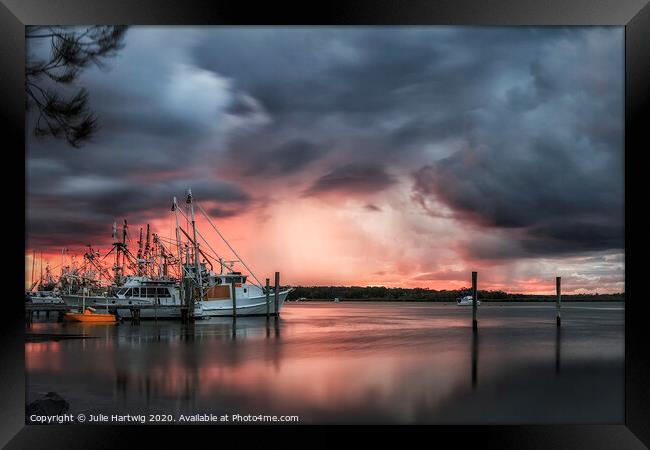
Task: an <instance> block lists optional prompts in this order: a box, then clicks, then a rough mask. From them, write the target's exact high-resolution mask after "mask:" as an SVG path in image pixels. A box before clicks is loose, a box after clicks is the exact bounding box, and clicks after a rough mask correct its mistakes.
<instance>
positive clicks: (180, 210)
mask: <svg viewBox="0 0 650 450" xmlns="http://www.w3.org/2000/svg"><path fill="white" fill-rule="evenodd" d="M185 203H186V205H184V206H181V205H179V204H178V202H177V200H176V197H174V198H173V206H172V211H173V212H174V217H175V220H176V227H175V232H176V236H175V239H172V238H171V236H170V238H169V239H166V238H164V237H163V236H160V235H158V234H156V233H153V234H152V233H151V230H150V228H149V225H147V227H146V235H143V229H142V228H140V238H139V240H138V241H137V244H138V247H137V252H131V250H129V246H128V244H127V241H130V239H127V230H128V226H127V221H126V220H124V225H123V227H122V232H121V233H120V236H118V232H117V224H116V223H113V248H112V249H111V251H109V252H108V253H107V254H106V255H105V256H104V258H102V259H100V258H98V256H99V255H98V253H97V252H93V251H92V249H91V251H89V252H87V253H86V255H85V256H84V258H85V259H84V260H85V262H84V266H83V268H84V270H85V272H82V275H80V276H78V277H77V278H75V279H76V280H77V284H78V285H79V287H78V288H77V290H76V292H67V293H64V294H63V295H62V298H63V301H64V302H65V303H66V304H67V305H69V306H72V307H75V308H79V307H81V308H82V309H81V310H82V311H84V310H85V305H89V306H92V307H95V308H99V309H102V308H106V309H107V310H110V311H115V312H116V313H117V314H118V315H119V316H121V317H125V318H131V316H132V315H133V312H134V310H139V312H138V318H143V319H144V318H156V319H164V318H181V317H182V312H183V311H184V310H187V309H189V310H190V311H192V312H193V316H194V318H201V317H211V316H232V315H235V314H236V315H242V316H246V315H264V314H267V313H269V314H276V312H279V311H280V309H281V308H282V306H283V304H284V302H285V301H286V299H287V296H288V295H289V293H290V292H291V291H292V288H284V289H282V288H280V287H278V288H277V294H276V288H275V287H270V286H268V283H267V285H266V286H264V285H262V283H260V281H259V279H258V278H257V277H256V276H255V274H254V273H253V272H252V270H251V269H250V267H249V266H248V265H247V264H246V263H245V262H244V261H243V259H242V258H241V257H240V256H239V254H238V253H237V251H236V250H235V249H234V248H233V247H232V246H231V245H230V243H228V241H227V240H226V239H225V238H224V237H223V235H222V234H221V232H220V231H219V229H218V228H217V227H216V225H214V223H213V222H212V220H211V218H210V217H209V216H208V215H207V214H206V212H205V210H204V209H203V208H202V207H201V205H200V204H199V203H198V202H197V201H196V199H195V198H194V197H193V196H192V192H191V190H188V192H187V197H186V202H185ZM195 207H196V208H197V209H198V210H199V211H200V212H201V213H202V214H203V215H204V216H205V219H206V221H207V222H208V223H209V224H210V226H212V228H213V230H214V231H215V232H216V234H217V235H218V236H219V237H220V238H221V239H222V240H223V242H224V243H225V244H226V246H227V247H228V249H230V251H231V252H232V253H233V254H234V255H235V258H236V259H234V260H230V261H225V260H224V259H223V258H222V257H221V256H219V254H218V253H217V252H216V251H215V250H214V248H213V247H212V244H211V243H210V242H208V241H207V240H206V239H205V238H204V236H203V234H201V231H200V230H199V229H198V227H197V226H196V221H195ZM179 217H182V218H183V219H185V220H186V223H187V229H186V228H184V227H183V226H181V225H180V221H179ZM190 223H191V228H190ZM145 236H146V237H145ZM182 237H184V239H182ZM199 240H201V242H199ZM111 253H114V263H113V272H114V274H113V276H110V275H109V274H107V272H108V270H107V269H105V268H103V266H102V265H101V261H102V260H103V259H105V258H106V257H107V256H109V255H110V254H111ZM236 265H242V266H243V268H245V269H246V270H247V272H244V271H242V269H236ZM215 267H218V269H215ZM127 273H129V275H127ZM102 277H103V279H101V278H102ZM104 282H106V283H110V284H109V285H108V286H103V287H102V286H101V283H104Z"/></svg>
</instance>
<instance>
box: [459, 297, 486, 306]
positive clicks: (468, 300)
mask: <svg viewBox="0 0 650 450" xmlns="http://www.w3.org/2000/svg"><path fill="white" fill-rule="evenodd" d="M473 299H474V297H472V296H471V295H466V296H465V297H463V298H459V299H458V300H456V304H458V306H472V305H473V303H474V302H473V301H472V300H473ZM480 305H481V301H480V300H478V299H477V300H476V306H480Z"/></svg>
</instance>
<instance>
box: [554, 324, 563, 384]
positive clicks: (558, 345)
mask: <svg viewBox="0 0 650 450" xmlns="http://www.w3.org/2000/svg"><path fill="white" fill-rule="evenodd" d="M561 350H562V327H561V326H560V327H558V326H556V327H555V373H556V374H559V373H560V352H561Z"/></svg>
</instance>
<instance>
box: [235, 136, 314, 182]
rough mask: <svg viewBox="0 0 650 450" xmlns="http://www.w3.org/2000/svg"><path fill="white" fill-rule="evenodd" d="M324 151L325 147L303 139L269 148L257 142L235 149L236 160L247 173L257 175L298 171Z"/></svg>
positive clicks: (284, 173)
mask: <svg viewBox="0 0 650 450" xmlns="http://www.w3.org/2000/svg"><path fill="white" fill-rule="evenodd" d="M323 152H324V149H323V147H321V146H317V145H314V144H312V143H311V142H308V141H305V140H302V139H295V140H289V141H287V142H283V143H282V144H280V145H278V146H276V147H273V148H271V149H269V150H267V149H265V148H264V147H263V146H261V145H259V144H257V143H255V142H253V143H251V144H249V145H247V146H245V145H243V144H240V145H239V146H238V147H236V148H235V149H234V153H235V157H236V160H237V162H238V164H242V165H243V166H244V170H245V174H246V175H255V176H260V175H261V176H269V175H287V174H292V173H295V172H298V171H300V170H301V169H303V168H305V167H306V166H307V165H309V164H310V163H311V162H313V161H315V160H317V159H318V158H319V157H320V156H322V154H323Z"/></svg>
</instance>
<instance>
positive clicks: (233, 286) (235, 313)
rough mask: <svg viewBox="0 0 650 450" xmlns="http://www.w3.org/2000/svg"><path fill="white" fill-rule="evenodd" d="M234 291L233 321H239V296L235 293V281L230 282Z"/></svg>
mask: <svg viewBox="0 0 650 450" xmlns="http://www.w3.org/2000/svg"><path fill="white" fill-rule="evenodd" d="M230 286H231V290H232V320H237V294H236V293H235V279H234V278H232V279H231V280H230Z"/></svg>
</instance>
